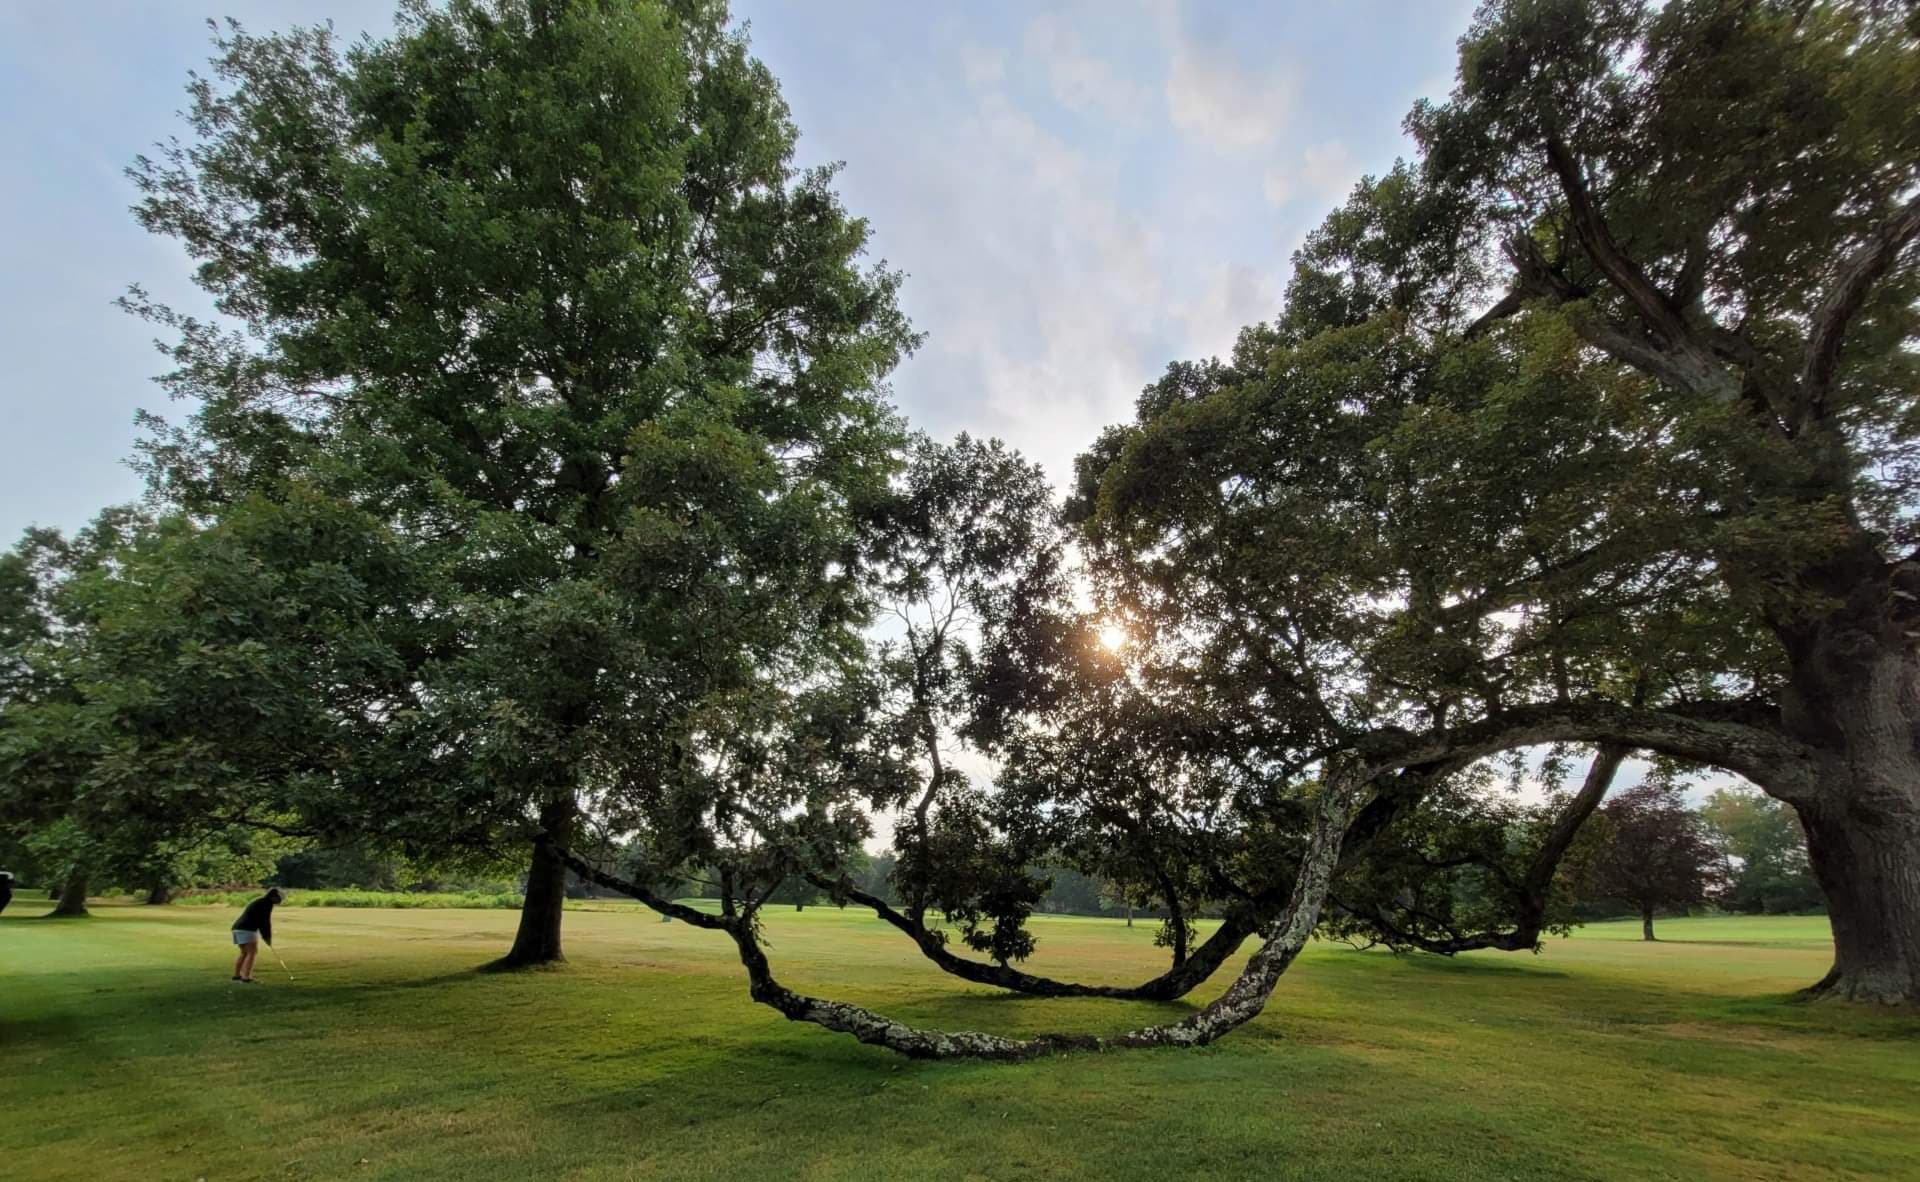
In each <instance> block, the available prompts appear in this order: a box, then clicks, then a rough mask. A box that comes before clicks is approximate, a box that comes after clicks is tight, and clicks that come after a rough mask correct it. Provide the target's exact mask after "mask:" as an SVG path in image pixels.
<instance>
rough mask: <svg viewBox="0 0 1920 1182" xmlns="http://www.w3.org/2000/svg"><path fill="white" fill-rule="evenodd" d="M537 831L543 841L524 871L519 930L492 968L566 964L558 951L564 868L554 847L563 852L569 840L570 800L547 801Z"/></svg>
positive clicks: (536, 843)
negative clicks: (510, 944) (559, 962)
mask: <svg viewBox="0 0 1920 1182" xmlns="http://www.w3.org/2000/svg"><path fill="white" fill-rule="evenodd" d="M540 831H541V834H542V837H543V838H544V839H545V840H541V839H536V840H535V841H534V843H533V860H532V861H531V862H530V863H529V864H528V867H527V897H526V901H525V902H523V903H522V904H521V905H520V929H519V931H517V932H515V933H514V937H513V947H512V949H510V950H509V951H508V952H507V954H506V955H505V956H503V957H501V958H500V959H499V960H497V961H495V962H493V967H495V968H502V969H523V968H528V967H530V966H533V965H543V964H553V963H555V962H557V961H564V960H566V959H567V958H566V956H565V955H563V954H562V953H561V951H560V916H561V910H562V904H564V903H565V902H566V898H567V864H566V863H565V862H563V861H561V860H560V855H559V854H558V853H557V852H556V850H555V847H558V848H560V849H565V848H566V847H567V844H568V843H569V842H571V841H572V840H573V798H572V797H571V796H569V797H566V798H564V799H560V800H554V801H549V802H548V803H547V804H546V805H545V806H543V807H542V808H541V810H540Z"/></svg>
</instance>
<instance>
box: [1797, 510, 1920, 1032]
mask: <svg viewBox="0 0 1920 1182" xmlns="http://www.w3.org/2000/svg"><path fill="white" fill-rule="evenodd" d="M1814 582H1815V585H1816V586H1817V587H1818V588H1819V589H1820V590H1821V591H1822V592H1824V594H1825V595H1826V596H1828V597H1829V598H1830V599H1831V600H1834V601H1838V602H1839V603H1840V604H1841V606H1840V607H1839V608H1838V609H1837V610H1835V611H1834V612H1832V613H1831V614H1830V615H1827V616H1825V617H1823V618H1821V619H1819V620H1818V621H1816V622H1815V624H1814V625H1812V626H1808V627H1802V628H1794V627H1791V626H1786V627H1781V628H1779V629H1777V632H1778V633H1779V634H1780V636H1781V638H1782V640H1783V642H1784V643H1785V645H1786V648H1787V653H1788V658H1789V661H1790V662H1791V669H1792V673H1791V676H1790V679H1789V681H1788V685H1787V689H1786V693H1785V694H1784V696H1783V701H1782V710H1781V716H1782V721H1783V722H1784V723H1785V725H1786V728H1787V729H1788V730H1790V731H1792V732H1793V733H1795V735H1796V737H1798V738H1800V739H1801V740H1802V741H1803V742H1806V743H1808V744H1810V745H1813V746H1816V747H1818V748H1819V749H1821V750H1822V751H1823V753H1825V756H1826V757H1825V758H1824V759H1823V760H1822V761H1821V774H1820V776H1819V779H1818V782H1817V784H1816V785H1815V786H1814V790H1812V791H1809V792H1804V793H1800V794H1791V793H1788V792H1774V795H1776V796H1779V797H1781V798H1782V799H1784V800H1786V801H1787V802H1788V803H1789V804H1791V805H1793V806H1794V810H1795V811H1796V812H1797V813H1798V814H1799V816H1800V824H1801V827H1802V828H1804V829H1805V830H1806V834H1807V856H1808V860H1809V861H1810V862H1811V863H1812V866H1813V874H1814V877H1815V879H1817V880H1818V881H1819V883H1820V888H1821V890H1822V892H1823V893H1824V894H1825V895H1826V898H1827V920H1828V923H1829V924H1830V925H1831V927H1832V929H1833V968H1832V969H1831V970H1830V971H1829V972H1828V973H1827V975H1826V976H1825V977H1824V978H1822V979H1821V980H1820V981H1819V982H1818V983H1816V984H1815V985H1814V986H1812V987H1811V988H1810V989H1808V990H1807V994H1808V995H1809V996H1812V997H1818V998H1832V999H1836V1000H1846V1001H1865V1002H1879V1003H1883V1004H1887V1005H1920V655H1916V653H1915V652H1914V649H1913V640H1914V638H1915V637H1916V636H1920V597H1916V595H1915V592H1916V590H1920V572H1917V571H1916V570H1915V569H1914V567H1913V566H1912V564H1904V563H1903V564H1898V565H1895V566H1891V567H1889V566H1887V565H1886V564H1884V563H1881V562H1880V561H1879V560H1878V556H1877V553H1876V552H1875V551H1874V550H1873V549H1872V548H1871V547H1870V546H1868V545H1867V544H1866V543H1865V542H1862V543H1860V544H1859V545H1858V546H1857V547H1856V548H1855V549H1854V550H1853V551H1850V552H1848V553H1846V554H1843V555H1842V556H1840V557H1839V558H1837V559H1836V560H1835V561H1834V562H1833V563H1832V564H1831V565H1829V566H1828V567H1826V568H1824V569H1822V570H1821V572H1820V577H1819V578H1818V579H1817V580H1815V581H1814ZM1761 786H1762V787H1763V788H1768V790H1769V791H1773V790H1772V788H1771V787H1770V786H1769V785H1767V784H1766V783H1765V781H1764V780H1763V781H1762V782H1761Z"/></svg>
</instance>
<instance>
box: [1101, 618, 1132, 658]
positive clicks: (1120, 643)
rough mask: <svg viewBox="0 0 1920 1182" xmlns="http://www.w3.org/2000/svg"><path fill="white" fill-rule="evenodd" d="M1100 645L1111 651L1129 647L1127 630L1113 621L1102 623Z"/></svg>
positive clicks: (1114, 651)
mask: <svg viewBox="0 0 1920 1182" xmlns="http://www.w3.org/2000/svg"><path fill="white" fill-rule="evenodd" d="M1100 647H1101V648H1103V649H1106V650H1107V651H1108V652H1110V653H1117V652H1119V651H1120V650H1121V649H1123V648H1125V647H1127V630H1126V629H1125V628H1122V627H1121V626H1120V625H1118V624H1115V623H1112V622H1108V623H1105V624H1102V625H1100Z"/></svg>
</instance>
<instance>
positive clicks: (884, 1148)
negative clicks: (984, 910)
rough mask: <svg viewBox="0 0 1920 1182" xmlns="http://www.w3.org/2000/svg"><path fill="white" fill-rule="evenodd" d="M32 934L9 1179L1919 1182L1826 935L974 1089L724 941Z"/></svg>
mask: <svg viewBox="0 0 1920 1182" xmlns="http://www.w3.org/2000/svg"><path fill="white" fill-rule="evenodd" d="M47 906H48V905H46V904H44V903H42V902H41V901H40V900H37V899H28V898H17V899H16V900H15V901H14V905H13V906H12V907H10V908H9V909H8V911H7V913H6V915H5V916H0V1177H4V1178H7V1179H21V1180H27V1179H32V1180H36V1182H53V1180H55V1179H88V1180H93V1179H103V1178H110V1179H117V1178H139V1179H169V1178H181V1179H200V1178H204V1179H207V1180H208V1182H219V1180H224V1179H232V1178H354V1179H374V1178H392V1179H410V1180H411V1179H440V1178H475V1179H488V1180H490V1182H492V1180H498V1179H511V1178H530V1177H539V1178H567V1179H588V1178H593V1179H599V1178H714V1179H729V1180H732V1179H747V1178H820V1179H826V1178H854V1179H901V1178H929V1179H933V1178H938V1179H961V1178H1009V1179H1011V1178H1022V1179H1032V1178H1065V1177H1092V1178H1102V1179H1117V1178H1142V1179H1155V1180H1162V1179H1169V1178H1180V1177H1214V1178H1252V1177H1262V1178H1271V1177H1279V1178H1365V1179H1392V1178H1405V1179H1433V1178H1472V1179H1489V1178H1524V1179H1538V1178H1685V1179H1695V1178H1741V1179H1756V1178H1795V1179H1799V1178H1847V1177H1873V1178H1888V1177H1907V1178H1915V1177H1920V1019H1916V1018H1915V1017H1914V1016H1912V1015H1899V1014H1890V1013H1868V1012H1859V1011H1853V1010H1848V1009H1845V1008H1837V1007H1828V1006H1804V1005H1797V1004H1793V1003H1790V1002H1788V1001H1786V1000H1785V995H1786V994H1787V993H1788V991H1790V990H1791V989H1793V988H1795V987H1797V986H1800V985H1804V984H1806V983H1808V982H1810V981H1812V980H1814V979H1815V978H1817V977H1818V976H1819V975H1820V974H1821V972H1823V971H1824V970H1825V968H1826V965H1827V960H1828V956H1829V945H1828V942H1827V937H1826V921H1825V920H1823V919H1817V918H1811V919H1801V918H1788V919H1753V920H1749V919H1695V920H1669V921H1664V922H1662V923H1661V924H1660V925H1659V931H1660V933H1661V935H1662V936H1663V937H1664V939H1663V940H1662V941H1661V942H1660V943H1656V944H1643V943H1641V942H1640V940H1639V938H1638V936H1639V925H1638V923H1637V922H1634V923H1629V924H1618V925H1599V926H1595V927H1590V928H1587V929H1584V930H1583V931H1581V932H1580V933H1579V934H1578V935H1576V936H1575V937H1574V938H1573V939H1570V940H1555V941H1552V942H1551V943H1550V944H1549V945H1548V947H1547V950H1546V952H1545V953H1544V954H1542V955H1540V956H1527V955H1514V954H1505V955H1502V954H1495V953H1482V954H1476V955H1472V956H1465V957H1461V958H1459V959H1457V960H1451V961H1448V960H1441V959H1438V958H1434V957H1410V958H1404V959H1396V958H1394V957H1392V956H1390V955H1387V954H1385V953H1382V952H1377V951H1376V952H1366V953H1361V952H1355V951H1353V950H1350V949H1347V948H1345V947H1344V946H1340V945H1333V946H1327V945H1316V946H1314V947H1312V948H1311V949H1310V950H1309V951H1308V952H1307V953H1306V955H1305V956H1303V957H1302V958H1301V960H1300V962H1299V963H1298V964H1296V965H1295V966H1294V968H1293V970H1292V972H1290V973H1289V974H1288V975H1287V977H1286V978H1285V979H1284V980H1282V982H1281V984H1280V988H1279V989H1278V990H1277V991H1276V993H1275V994H1274V997H1273V1000H1272V1002H1271V1003H1270V1004H1269V1006H1268V1008H1267V1011H1266V1013H1265V1014H1264V1015H1263V1016H1262V1017H1261V1018H1260V1019H1258V1020H1257V1021H1256V1022H1254V1023H1252V1024H1250V1025H1249V1026H1247V1027H1245V1028H1243V1029H1241V1030H1240V1031H1238V1032H1236V1033H1235V1034H1233V1035H1231V1036H1230V1037H1229V1038H1227V1039H1226V1040H1225V1041H1223V1042H1222V1043H1220V1044H1218V1045H1216V1046H1214V1047H1211V1048H1207V1049H1204V1050H1199V1051H1181V1050H1165V1051H1151V1052H1130V1053H1122V1054H1114V1055H1106V1056H1075V1057H1065V1058H1058V1059H1051V1060H1046V1061H1042V1062H1037V1063H1029V1064H1024V1065H1017V1066H997V1065H987V1064H971V1063H959V1064H926V1063H915V1062H910V1061H907V1060H903V1059H900V1058H897V1057H895V1056H894V1055H892V1054H890V1053H888V1052H885V1051H880V1050H875V1049H871V1048H867V1047H863V1046H861V1045H860V1044H858V1043H856V1042H854V1041H852V1040H851V1039H849V1038H846V1037H844V1036H840V1035H833V1034H829V1033H827V1032H825V1031H823V1030H820V1029H817V1028H814V1027H810V1026H800V1025H796V1024H793V1023H789V1022H787V1021H785V1020H784V1019H782V1018H781V1017H780V1016H779V1015H778V1014H776V1013H774V1012H773V1011H772V1010H769V1009H767V1008H765V1007H762V1006H758V1005H755V1004H753V1003H752V1002H751V1001H749V1000H748V998H747V996H746V991H745V987H744V982H743V977H742V974H741V972H740V970H739V967H738V965H737V963H735V962H734V960H733V958H732V956H731V947H730V945H729V944H728V942H727V941H726V940H725V938H724V937H721V936H719V935H717V934H714V933H707V932H701V931H697V930H694V929H690V928H688V927H686V926H685V925H684V924H678V923H673V924H663V923H660V922H657V920H656V919H655V917H653V916H652V915H651V914H650V913H646V912H640V911H638V910H636V909H633V908H629V907H620V906H613V907H604V908H599V909H594V910H579V911H574V912H571V913H569V914H568V916H567V919H566V930H567V942H568V943H567V947H568V951H569V956H570V957H571V963H570V964H569V965H568V966H567V967H565V968H564V969H560V970H557V971H550V972H535V973H521V974H509V975H497V974H480V973H475V972H473V971H472V969H473V967H474V966H475V965H477V964H479V963H481V962H483V961H485V960H487V959H488V958H490V957H492V956H495V955H498V954H499V953H500V952H501V951H503V950H504V949H505V947H506V945H507V942H508V939H509V937H510V935H511V933H512V928H513V924H514V919H515V917H514V914H513V913H512V912H509V911H478V910H475V911H463V910H409V911H392V910H384V911H383V910H345V909H335V908H311V909H295V910H289V911H284V912H282V913H281V915H280V916H279V917H278V919H279V923H278V924H277V925H276V926H277V927H278V928H279V929H280V931H279V933H278V934H279V936H280V942H281V950H282V952H284V953H285V954H286V956H287V958H288V960H289V961H290V962H291V963H292V967H293V969H294V972H295V973H296V974H297V975H298V979H297V980H295V981H291V982H289V981H288V980H287V979H286V977H285V976H284V975H282V974H281V972H280V970H279V968H278V966H277V965H274V964H273V963H272V960H271V956H270V954H266V953H263V954H262V959H261V962H260V975H261V976H262V977H263V978H264V979H265V981H266V983H265V984H262V985H256V986H251V987H247V986H241V985H236V984H233V983H231V982H229V981H228V980H227V973H228V966H229V965H230V964H231V962H232V957H231V955H230V953H231V951H232V950H231V948H230V946H229V945H228V944H227V938H226V932H225V929H226V927H227V925H228V923H229V922H231V916H230V915H229V913H228V912H227V911H225V910H222V909H218V908H198V907H140V906H133V905H111V904H108V905H103V906H99V907H97V908H96V912H95V918H93V919H89V920H64V921H48V920H41V919H38V918H34V917H35V916H36V915H37V914H39V913H40V912H42V911H44V910H46V908H47ZM1034 926H1035V928H1036V930H1037V932H1038V934H1039V936H1040V938H1041V950H1040V954H1039V956H1038V957H1036V958H1035V961H1034V964H1035V965H1036V966H1037V967H1038V968H1040V969H1042V970H1044V971H1048V972H1052V973H1055V974H1057V975H1066V976H1073V977H1078V978H1083V979H1096V978H1097V979H1108V980H1132V979H1137V978H1140V977H1143V976H1146V975H1148V974H1149V973H1151V972H1153V971H1156V970H1157V969H1158V967H1159V966H1160V964H1161V960H1160V955H1161V953H1160V950H1158V949H1155V948H1154V947H1152V937H1153V931H1152V927H1151V925H1149V924H1143V925H1141V926H1139V927H1135V928H1132V929H1128V928H1126V927H1125V926H1123V925H1122V924H1121V923H1119V922H1118V921H1115V920H1097V919H1087V920H1078V919H1052V918H1043V919H1039V920H1036V921H1035V925H1034ZM768 937H769V940H770V942H771V945H772V955H773V957H774V967H775V970H776V971H777V972H778V973H779V974H780V975H781V978H782V980H783V981H785V983H787V984H789V985H791V986H794V987H795V988H799V989H803V990H808V991H814V992H821V993H825V994H827V995H829V996H837V997H843V998H845V999H847V1000H851V1001H858V1002H862V1003H864V1004H867V1005H870V1006H874V1007H876V1008H878V1009H880V1010H882V1011H883V1012H886V1013H889V1014H894V1015H897V1016H899V1017H901V1018H903V1019H908V1020H912V1021H915V1022H921V1023H932V1024H941V1025H946V1026H950V1027H964V1028H972V1029H987V1030H996V1031H1003V1032H1013V1033H1032V1032H1038V1031H1042V1030H1048V1029H1076V1030H1079V1029H1085V1030H1120V1029H1123V1028H1126V1027H1129V1026H1133V1025H1138V1024H1141V1023H1144V1022H1148V1021H1153V1020H1159V1019H1164V1018H1166V1017H1167V1016H1169V1015H1170V1014H1173V1013H1177V1012H1179V1011H1180V1009H1181V1008H1182V1007H1181V1006H1156V1005H1151V1004H1144V1003H1142V1004H1134V1003H1119V1002H1110V1001H1051V1000H1036V999H1028V998H1015V997H1008V996H1003V995H1000V994H997V993H995V992H993V991H990V990H985V989H979V988H974V987H969V986H966V985H964V984H963V983H961V982H960V981H957V980H955V979H954V978H951V977H947V976H945V975H943V974H941V973H940V972H939V971H938V970H936V969H934V968H933V967H931V966H930V965H928V964H926V963H925V962H924V961H922V960H921V959H919V957H918V956H917V955H916V954H915V953H914V952H913V951H912V949H911V948H910V947H909V946H908V945H907V943H906V942H905V940H904V939H903V938H902V937H900V936H899V935H898V934H897V933H895V932H893V931H892V930H891V929H888V928H885V927H883V926H882V925H881V924H880V923H879V922H878V921H875V920H873V919H871V918H865V917H862V916H861V915H859V914H856V913H855V912H852V911H847V912H838V911H834V910H831V909H809V910H808V911H806V912H805V913H803V914H795V913H794V912H792V911H775V912H772V913H771V915H770V917H769V923H768ZM1235 967H1236V968H1237V962H1236V966H1235ZM1228 979H1229V978H1228V975H1227V974H1226V973H1222V974H1221V975H1220V976H1218V977H1216V978H1215V980H1214V982H1212V983H1210V986H1209V988H1208V989H1207V990H1205V991H1204V996H1203V997H1199V998H1195V999H1190V1000H1189V1003H1191V1002H1194V1001H1204V1000H1206V998H1210V997H1211V996H1213V994H1214V993H1216V992H1217V991H1218V990H1219V989H1220V988H1224V986H1225V984H1226V982H1227V980H1228ZM1189 1003H1183V1004H1189Z"/></svg>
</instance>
